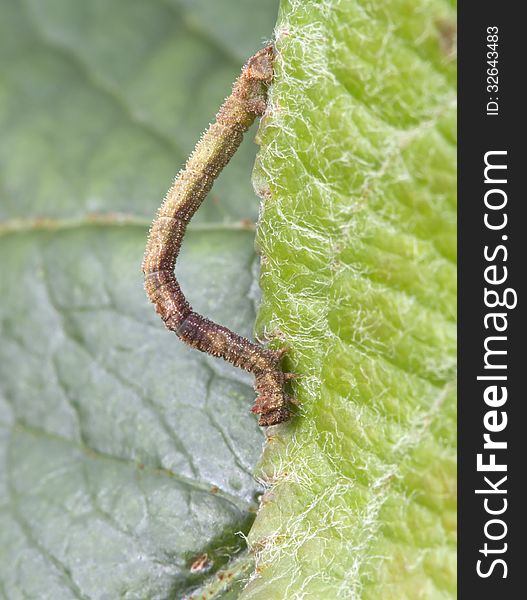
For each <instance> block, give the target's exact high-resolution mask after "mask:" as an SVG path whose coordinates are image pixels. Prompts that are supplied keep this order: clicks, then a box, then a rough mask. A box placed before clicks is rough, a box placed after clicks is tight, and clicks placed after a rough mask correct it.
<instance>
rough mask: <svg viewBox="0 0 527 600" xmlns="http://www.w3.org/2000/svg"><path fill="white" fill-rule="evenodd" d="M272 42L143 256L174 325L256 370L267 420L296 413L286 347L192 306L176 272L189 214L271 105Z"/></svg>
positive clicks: (252, 62) (169, 202) (247, 73)
mask: <svg viewBox="0 0 527 600" xmlns="http://www.w3.org/2000/svg"><path fill="white" fill-rule="evenodd" d="M272 60H273V47H272V46H268V47H266V48H263V49H262V50H260V51H259V52H257V53H256V54H255V55H254V56H253V57H251V58H250V59H249V60H248V61H247V63H246V64H245V66H244V67H243V69H242V72H241V75H240V77H239V78H238V79H237V80H236V82H235V84H234V86H233V90H232V93H231V95H230V96H229V97H228V98H227V99H226V100H225V102H224V103H223V105H222V106H221V108H220V110H219V112H218V114H217V115H216V121H215V122H214V123H213V124H212V125H210V127H209V128H208V129H207V131H206V132H205V133H204V134H203V136H202V137H201V139H200V141H199V142H198V144H197V145H196V147H195V149H194V151H193V153H192V154H191V156H190V158H189V159H188V161H187V163H186V165H185V167H184V169H183V170H182V171H180V173H179V174H178V176H177V177H176V179H175V180H174V183H173V185H172V187H171V188H170V189H169V191H168V192H167V194H166V196H165V199H164V202H163V204H162V205H161V208H160V209H159V211H158V213H157V218H156V219H155V221H154V222H153V224H152V227H151V229H150V235H149V238H148V244H147V247H146V251H145V256H144V260H143V273H144V276H145V289H146V293H147V295H148V298H149V299H150V301H151V302H152V303H153V304H154V305H155V308H156V311H157V312H158V313H159V314H160V316H161V318H162V319H163V321H164V322H165V325H166V326H167V327H168V329H170V330H172V331H174V332H175V333H176V334H177V335H178V337H179V338H180V339H181V340H183V341H184V342H185V343H187V344H188V345H189V346H192V347H193V348H197V349H198V350H201V351H202V352H207V353H208V354H212V355H213V356H219V357H222V358H223V359H225V360H226V361H228V362H230V363H232V364H233V365H235V366H237V367H240V368H242V369H244V370H246V371H249V372H250V373H253V374H254V375H255V386H254V387H255V390H256V392H257V397H256V401H255V404H254V406H253V408H252V409H251V410H252V412H254V413H257V414H259V415H260V417H259V424H260V425H274V424H276V423H280V422H282V421H286V420H287V419H288V418H289V417H290V412H289V409H288V403H289V402H290V400H291V399H290V398H289V397H288V396H287V394H286V393H285V391H284V385H285V382H286V381H287V380H288V379H290V378H291V377H293V375H292V374H289V373H283V372H282V370H281V369H280V359H281V357H282V355H283V353H284V351H283V350H279V351H275V350H270V349H268V348H264V347H263V346H260V345H258V344H255V343H253V342H251V341H250V340H248V339H246V338H244V337H242V336H240V335H237V334H236V333H234V332H232V331H230V330H229V329H227V328H226V327H223V326H221V325H218V324H216V323H213V322H212V321H210V320H209V319H206V318H205V317H203V316H201V315H199V314H197V313H196V312H194V311H193V310H192V307H191V306H190V304H189V303H188V301H187V299H186V298H185V296H184V295H183V292H182V291H181V288H180V286H179V284H178V282H177V279H176V276H175V274H174V268H175V265H176V259H177V256H178V254H179V250H180V247H181V242H182V240H183V236H184V234H185V230H186V227H187V224H188V222H189V221H190V219H191V218H192V215H193V214H194V213H195V212H196V210H197V209H198V208H199V206H200V205H201V203H202V202H203V200H204V199H205V197H206V196H207V193H208V192H209V190H210V189H211V187H212V184H213V183H214V180H215V179H216V177H217V176H218V175H219V173H220V171H221V170H222V169H223V167H225V165H226V164H227V163H228V162H229V160H230V159H231V157H232V156H233V154H234V152H235V151H236V150H237V148H238V147H239V145H240V143H241V141H242V138H243V134H244V133H245V132H246V131H247V129H248V128H249V127H250V125H251V124H252V123H253V121H254V120H255V119H256V117H257V116H261V115H262V114H263V113H264V112H265V109H266V106H267V88H268V86H269V84H270V83H271V81H272V78H273V67H272Z"/></svg>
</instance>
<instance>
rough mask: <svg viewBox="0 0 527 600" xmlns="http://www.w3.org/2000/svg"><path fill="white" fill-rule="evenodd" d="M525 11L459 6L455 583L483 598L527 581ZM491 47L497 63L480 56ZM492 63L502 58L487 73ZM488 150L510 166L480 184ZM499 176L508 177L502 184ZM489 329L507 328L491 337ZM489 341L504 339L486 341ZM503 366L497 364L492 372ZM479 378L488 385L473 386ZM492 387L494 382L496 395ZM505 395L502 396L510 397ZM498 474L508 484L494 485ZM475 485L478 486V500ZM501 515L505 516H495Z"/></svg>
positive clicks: (482, 0) (483, 2)
mask: <svg viewBox="0 0 527 600" xmlns="http://www.w3.org/2000/svg"><path fill="white" fill-rule="evenodd" d="M520 8H522V3H519V2H490V1H488V0H479V1H477V2H474V1H468V0H465V1H464V2H461V3H460V5H459V8H458V11H459V12H458V25H459V35H458V42H459V44H458V57H459V80H458V83H459V89H458V93H459V113H458V117H459V118H458V134H459V146H458V193H459V212H458V219H459V220H458V251H459V270H458V283H459V303H458V308H459V330H458V331H459V346H458V359H459V379H458V382H459V390H458V393H459V398H458V407H459V414H458V440H459V454H458V459H459V463H458V483H459V491H458V500H459V525H458V534H459V541H458V550H459V552H458V579H459V597H460V598H478V599H480V600H485V599H486V598H492V599H496V598H498V599H499V600H502V599H503V600H504V599H506V598H517V597H523V596H524V595H525V592H522V591H521V590H522V587H523V586H522V583H523V580H524V578H525V577H527V564H524V563H526V559H525V558H524V557H525V555H526V551H525V546H524V539H523V538H524V533H525V529H526V528H525V522H526V521H527V516H526V515H525V514H522V513H523V512H524V511H523V508H524V506H525V507H527V501H526V494H527V492H525V491H523V488H524V487H525V486H524V482H525V481H526V479H525V474H526V473H527V468H526V465H525V462H526V461H525V457H526V456H527V452H526V447H527V428H526V420H525V404H526V403H527V398H526V393H525V384H522V379H521V378H522V376H523V377H526V378H527V360H526V358H527V351H526V347H525V343H524V337H525V336H526V333H527V328H526V327H525V319H523V318H522V316H523V315H524V305H525V299H526V294H525V278H526V274H527V231H525V221H524V220H523V219H522V216H523V213H524V212H525V208H526V204H527V197H526V193H525V190H523V189H521V185H522V184H521V182H522V180H523V179H524V178H525V174H526V173H527V160H526V158H527V153H526V151H525V148H524V147H523V146H524V145H525V142H524V138H525V136H526V132H527V127H526V123H525V118H524V116H523V114H522V112H521V108H520V107H521V106H523V105H525V99H524V92H523V89H524V88H525V86H524V83H523V80H524V78H525V73H526V68H525V57H526V56H527V52H526V46H525V40H526V39H527V30H526V25H525V20H524V19H522V17H521V16H520ZM494 27H495V28H497V31H496V30H494V29H492V28H494ZM488 28H491V29H488ZM492 35H497V47H496V48H495V50H493V49H492V47H489V46H488V45H487V44H491V45H492V40H494V38H493V37H491V36H492ZM487 36H489V39H488V38H487ZM493 51H496V52H497V57H495V56H494V55H493V54H487V53H492V52H493ZM493 58H497V62H496V65H495V66H494V67H493V65H492V59H493ZM488 60H490V61H491V63H490V64H489V63H488V62H487V61H488ZM492 68H496V69H497V71H498V73H497V75H495V77H497V83H496V85H497V88H496V89H495V88H491V87H489V88H487V86H490V85H494V83H493V80H492V79H487V78H488V77H493V75H492V73H494V72H493V71H487V69H492ZM489 73H490V74H489ZM492 102H495V104H492ZM489 103H491V104H489ZM489 152H494V153H493V154H487V153H489ZM497 152H500V154H498V153H497ZM505 153H506V154H505ZM486 154H487V161H488V162H490V163H492V164H494V165H497V164H500V165H502V166H503V165H506V166H507V168H506V169H496V168H494V169H489V170H488V171H487V175H488V179H491V180H493V181H487V183H486V182H485V171H484V169H485V166H486V164H485V155H486ZM502 179H506V180H507V182H506V183H503V182H497V180H502ZM492 190H496V191H492ZM498 190H499V191H498ZM486 193H488V196H487V202H488V203H489V204H491V205H494V206H498V205H499V204H500V198H501V199H502V200H505V198H506V204H505V206H504V207H503V208H502V209H495V208H488V207H486V205H485V194H486ZM504 194H505V195H504ZM522 209H523V210H522ZM485 213H487V222H488V223H490V225H492V226H499V225H501V224H502V223H503V220H504V219H505V218H506V219H507V224H506V225H504V226H503V227H502V228H501V229H491V228H490V227H488V226H486V224H485ZM504 215H506V217H505V216H504ZM485 246H486V247H487V251H486V252H487V257H486V256H485ZM498 246H502V247H503V248H502V249H499V248H498ZM494 253H496V254H495V256H494V258H492V259H491V260H489V259H488V257H492V256H493V255H494ZM505 253H506V255H505ZM493 266H494V267H495V268H496V270H494V269H492V268H491V269H490V270H487V278H488V279H493V280H501V279H502V278H503V276H504V274H505V271H504V267H506V269H507V271H506V274H507V279H506V281H504V282H503V283H500V284H497V283H491V284H489V283H488V282H487V281H486V280H485V269H488V267H493ZM485 287H486V288H487V290H493V291H495V292H496V293H497V294H498V296H499V297H500V298H501V299H502V300H503V301H504V303H505V304H509V305H510V307H508V306H497V307H494V308H492V307H490V306H488V304H493V302H494V300H495V298H496V297H495V296H494V295H493V294H490V295H488V296H487V304H486V303H485V292H484V290H485ZM507 288H509V289H510V290H514V292H515V294H517V306H516V307H515V308H512V305H513V304H514V297H515V294H514V293H513V292H508V293H507V292H506V290H507ZM492 313H502V314H504V315H505V317H504V318H502V317H500V318H497V317H496V318H492V317H488V316H487V321H486V322H485V315H489V314H492ZM522 313H523V315H522ZM496 324H498V325H499V326H500V327H505V326H506V328H505V329H504V330H503V331H500V332H497V331H496V329H495V325H496ZM485 325H487V327H486V326H485ZM489 336H494V337H495V336H501V338H505V339H499V340H490V341H489ZM486 340H487V348H490V349H491V350H500V351H502V350H505V351H506V352H507V353H506V354H499V355H498V354H489V355H488V356H487V365H486V363H485V352H486V350H485V341H486ZM503 365H505V367H504V368H497V367H499V366H501V367H503ZM485 366H487V367H489V366H491V367H492V366H493V367H496V368H485ZM478 376H479V377H487V378H490V379H479V380H478ZM496 377H502V378H503V377H505V378H506V379H495V378H496ZM492 378H494V379H492ZM492 386H497V388H496V394H494V395H492V391H493V388H492ZM502 388H506V390H507V400H506V401H505V402H503V396H504V392H503V390H502ZM485 391H487V400H488V402H486V401H485ZM502 402H503V403H502ZM499 404H502V405H501V406H498V405H499ZM505 419H506V423H505ZM489 428H490V430H489ZM500 429H501V430H500ZM484 434H487V435H488V436H490V437H489V438H488V439H490V440H491V441H492V442H494V443H496V442H505V443H506V444H507V447H506V448H502V447H500V448H499V449H498V448H496V447H489V448H484V444H485V441H486V440H485V438H484ZM478 454H480V455H481V462H482V464H483V465H490V464H491V463H492V461H493V460H494V461H495V462H496V464H497V465H503V466H505V467H506V469H507V470H506V471H490V470H487V471H482V470H480V471H478V467H477V456H478ZM491 455H494V459H493V458H492V456H491ZM484 468H485V467H484ZM486 468H490V467H486ZM502 468H503V467H502ZM485 477H487V479H488V481H485ZM503 477H506V478H507V479H506V480H504V481H501V480H502V478H503ZM489 481H490V482H491V483H489ZM500 481H501V483H500ZM491 484H492V485H494V486H495V490H494V491H493V490H492V485H491ZM476 490H483V491H482V492H480V493H476ZM505 501H506V502H505ZM500 510H503V511H504V512H503V513H502V514H490V511H495V512H498V511H500ZM503 532H505V533H503ZM502 534H503V537H501V536H502ZM500 537H501V539H498V538H500ZM493 538H494V539H493ZM485 544H486V545H487V546H486V547H485ZM505 544H506V546H505ZM485 548H486V549H485ZM478 561H480V563H479V567H478ZM501 561H503V562H501ZM478 568H479V573H478ZM504 575H506V577H504ZM513 589H514V590H515V591H514V592H513ZM498 594H501V595H498Z"/></svg>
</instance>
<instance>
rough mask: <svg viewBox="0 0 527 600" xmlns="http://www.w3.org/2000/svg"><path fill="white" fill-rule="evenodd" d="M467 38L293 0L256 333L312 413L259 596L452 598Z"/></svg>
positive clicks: (407, 14)
mask: <svg viewBox="0 0 527 600" xmlns="http://www.w3.org/2000/svg"><path fill="white" fill-rule="evenodd" d="M454 42H455V7H454V6H453V5H451V4H449V3H447V2H442V1H440V0H419V1H418V2H407V1H406V0H391V1H389V2H386V1H383V0H364V1H361V0H359V1H355V0H341V1H339V0H322V1H320V2H309V3H306V2H298V1H296V0H283V1H282V5H281V17H280V19H279V26H278V32H277V48H278V52H279V59H278V64H277V78H276V82H275V85H274V87H273V92H272V98H271V102H272V103H274V107H273V109H272V111H271V113H270V114H269V116H268V118H267V119H266V126H265V128H264V131H263V133H262V153H261V155H260V169H259V174H258V181H259V186H260V191H261V193H262V195H263V197H264V198H265V203H264V211H263V215H262V219H261V222H260V226H259V233H258V241H259V245H260V247H261V249H262V252H263V254H264V255H265V257H266V259H265V260H264V262H263V271H262V288H263V293H264V300H263V306H262V309H261V311H260V313H259V321H260V326H261V327H262V328H263V327H265V328H266V329H268V330H270V331H274V332H280V333H281V335H282V336H283V338H284V339H285V341H286V343H287V344H288V345H290V346H291V348H292V352H291V355H290V356H291V359H290V360H291V367H292V370H294V371H296V372H297V373H299V374H300V375H302V378H301V379H299V380H298V381H297V382H296V384H295V395H296V397H297V398H298V400H299V401H300V402H301V407H300V409H299V413H300V416H299V417H298V418H297V419H296V420H294V421H293V422H292V423H291V424H289V425H285V426H281V427H279V428H276V429H275V431H274V432H272V433H271V434H270V435H271V438H270V441H269V444H268V446H267V448H266V451H265V455H264V459H263V461H262V465H261V475H262V477H263V478H264V479H266V480H267V481H268V483H269V484H270V486H271V488H270V490H269V491H268V492H267V493H266V494H265V496H264V499H263V503H262V509H261V511H260V512H259V514H258V517H257V519H256V521H255V524H254V525H253V528H252V530H251V533H250V536H249V541H250V543H251V546H252V549H253V550H254V552H255V553H256V557H257V573H258V575H257V576H256V577H255V578H254V579H253V581H252V582H251V583H250V584H249V585H248V587H247V588H246V589H245V591H244V592H243V594H242V598H243V599H244V600H249V599H250V600H256V599H262V600H264V599H268V598H339V599H342V598H362V599H365V600H366V599H368V600H369V599H377V598H384V599H388V598H393V599H400V598H452V597H455V587H456V577H455V568H456V564H455V563H456V554H455V548H456V546H455V542H456V538H455V536H456V491H455V481H456V479H455V478H456V462H455V458H456V454H455V452H456V451H455V444H456V420H455V417H456V415H455V387H454V386H455V350H456V337H455V336H456V328H455V317H456V315H455V309H456V266H455V260H456V246H455V219H456V217H455V182H456V178H455V127H456V120H455V76H456V73H455V62H454V48H453V44H454Z"/></svg>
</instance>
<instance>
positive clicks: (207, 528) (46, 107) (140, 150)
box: [0, 0, 276, 599]
mask: <svg viewBox="0 0 527 600" xmlns="http://www.w3.org/2000/svg"><path fill="white" fill-rule="evenodd" d="M212 5H213V6H212ZM220 7H221V8H220ZM222 9H223V11H224V14H223V15H222V16H221V18H220V15H219V14H218V13H219V11H221V10H222ZM275 11H276V4H275V2H274V1H271V0H269V1H266V2H261V1H260V0H258V1H256V0H254V1H251V2H246V3H244V4H243V6H239V4H238V3H236V2H233V1H227V0H222V1H221V2H216V3H201V4H200V5H198V4H196V3H187V2H183V1H180V2H178V1H173V0H158V1H154V2H144V1H143V0H111V1H109V0H93V1H90V2H82V1H81V0H77V1H76V2H72V1H71V0H45V1H44V0H26V1H22V0H18V1H15V0H4V1H3V2H2V3H1V6H0V63H1V67H0V132H1V135H2V145H1V146H0V253H1V256H2V270H1V273H0V294H1V298H2V301H1V304H0V335H1V339H2V342H1V345H0V460H1V465H2V466H1V468H0V596H1V597H6V598H22V597H28V598H53V599H59V598H119V597H126V598H173V597H181V596H182V595H183V594H184V593H186V592H187V591H189V590H191V589H194V588H195V587H196V586H198V585H200V584H201V583H202V581H203V580H204V578H206V577H207V576H208V575H209V574H210V573H212V572H215V571H216V570H217V569H219V568H220V567H222V565H224V564H225V563H226V561H227V560H228V559H229V558H230V557H231V556H233V555H235V554H236V553H237V552H239V551H240V549H241V548H243V547H244V540H243V539H242V538H241V537H240V536H239V535H237V532H239V531H241V532H244V533H247V532H248V530H249V527H250V524H251V523H252V521H253V519H254V512H255V510H256V506H257V504H256V499H257V496H258V495H259V494H260V493H261V487H260V486H259V485H258V484H257V483H256V482H255V481H254V479H253V476H252V473H253V470H254V465H255V463H256V461H257V459H258V456H259V454H260V452H261V447H262V442H263V436H262V433H261V431H260V429H259V428H258V426H257V424H256V420H255V418H254V415H251V414H250V413H249V408H250V406H251V404H252V401H253V399H254V392H253V390H252V380H251V378H250V377H249V376H247V375H245V374H244V373H241V372H240V371H239V370H236V369H234V368H230V367H229V366H228V365H227V364H224V363H222V362H221V361H217V360H214V359H212V358H209V357H207V356H204V355H202V354H200V353H198V352H195V351H191V350H190V349H188V348H186V347H185V346H184V345H183V344H181V342H180V341H179V340H178V339H177V338H176V337H175V336H174V335H173V334H171V333H170V332H168V331H167V330H166V329H165V328H164V327H163V324H162V323H161V321H160V320H159V318H158V316H157V315H156V314H155V313H154V310H153V308H152V306H151V305H150V304H149V303H148V302H147V299H146V296H145V293H144V290H143V285H142V274H141V260H142V255H143V251H144V247H145V244H146V236H147V231H148V226H149V224H150V222H151V220H152V218H153V217H154V214H155V211H156V208H157V207H158V206H159V204H160V203H161V199H162V197H163V195H164V193H165V191H166V189H167V188H168V187H169V185H170V182H171V180H172V178H173V177H174V175H175V174H176V172H177V171H178V169H179V168H180V167H181V165H182V164H183V162H184V160H185V158H186V156H187V155H188V154H189V153H190V151H191V150H192V147H193V146H194V144H195V142H196V141H197V139H198V137H199V134H200V133H201V131H203V130H204V129H205V127H206V126H207V124H208V123H209V121H210V120H211V119H213V117H214V114H215V112H216V111H217V109H218V107H219V105H220V103H221V101H222V100H223V98H224V97H225V96H226V95H227V94H228V93H229V91H230V88H231V84H232V81H233V80H234V78H235V77H236V76H237V74H238V73H239V70H240V68H241V65H242V64H243V62H244V60H245V59H246V58H247V56H249V55H250V54H251V53H252V52H254V51H255V50H256V49H258V48H259V46H260V43H261V40H262V38H266V37H269V36H270V35H271V31H272V26H273V23H274V20H275ZM229 15H230V16H229ZM234 16H236V18H235V19H234ZM252 137H253V136H252V135H251V134H249V135H248V139H247V140H246V141H245V142H244V144H243V146H242V148H241V149H240V151H239V152H238V153H237V155H236V157H235V158H234V159H233V161H232V163H231V164H230V165H229V168H228V169H227V170H226V171H225V173H224V174H223V175H222V177H221V178H220V180H219V181H218V184H217V186H215V188H214V191H213V192H212V194H211V196H212V197H211V198H210V199H209V200H208V202H207V203H206V204H205V205H204V206H203V208H202V210H200V211H199V213H198V215H196V219H195V223H194V222H193V224H192V226H191V230H190V231H189V233H188V238H187V239H186V240H185V244H184V248H183V252H182V256H181V261H180V264H179V265H178V273H179V276H180V279H181V282H182V286H183V288H184V289H185V290H186V291H187V293H188V296H189V298H190V300H191V302H192V303H193V305H194V306H195V308H196V309H197V310H200V311H201V312H203V313H204V314H206V315H207V316H210V317H211V318H213V319H216V320H218V321H219V322H221V323H225V324H226V325H228V326H230V327H232V328H233V329H234V330H236V331H239V332H240V333H242V334H245V335H251V332H252V329H253V323H254V318H255V305H256V303H257V301H258V290H257V285H256V283H255V277H256V274H257V270H258V259H257V256H256V254H255V252H254V232H253V227H252V226H251V222H252V221H254V220H255V218H256V215H257V213H258V205H259V201H258V199H257V198H256V196H255V195H254V192H253V191H252V189H251V182H250V173H251V168H252V164H253V161H254V155H255V152H256V146H255V145H254V144H253V142H252V139H251V138H252ZM242 221H243V222H242ZM204 552H206V553H207V554H208V557H209V566H208V568H204V569H202V570H197V571H196V570H194V572H193V571H191V566H192V564H193V562H194V561H195V559H196V558H197V557H198V556H199V555H201V554H202V553H204Z"/></svg>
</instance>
